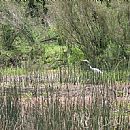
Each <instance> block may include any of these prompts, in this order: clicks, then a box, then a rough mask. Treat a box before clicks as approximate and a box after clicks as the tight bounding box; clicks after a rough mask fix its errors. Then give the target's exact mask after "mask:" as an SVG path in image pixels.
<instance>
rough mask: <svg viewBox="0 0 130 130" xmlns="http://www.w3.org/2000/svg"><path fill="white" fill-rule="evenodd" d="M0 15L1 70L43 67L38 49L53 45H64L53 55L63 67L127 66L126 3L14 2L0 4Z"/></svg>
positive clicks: (129, 13) (129, 25)
mask: <svg viewBox="0 0 130 130" xmlns="http://www.w3.org/2000/svg"><path fill="white" fill-rule="evenodd" d="M0 12H1V13H0V14H1V20H0V25H1V26H0V30H1V31H0V38H1V43H0V47H1V52H0V65H1V66H11V65H13V66H20V65H21V64H22V62H23V61H27V60H30V61H33V62H34V63H37V62H43V63H47V62H48V61H46V59H49V58H48V56H47V57H46V56H45V55H46V54H45V50H46V46H45V45H44V44H53V43H54V44H56V45H59V48H62V47H61V45H62V46H66V48H67V50H66V51H65V52H64V49H60V51H61V52H54V53H57V54H56V55H59V54H61V55H62V56H61V58H63V57H64V58H63V59H65V60H66V58H65V57H67V60H66V61H68V63H74V64H75V62H78V63H79V62H80V61H81V60H82V59H88V60H89V61H90V62H91V63H92V65H93V66H102V63H105V64H107V65H108V66H109V69H110V68H114V69H115V68H119V69H121V68H122V67H124V68H126V67H128V66H129V55H130V48H129V42H130V38H129V33H130V22H129V21H130V4H129V1H123V0H117V1H105V0H104V1H86V0H80V1H74V0H71V1H70V0H56V1H40V0H36V1H35V0H29V1H22V0H19V1H18V0H16V1H11V2H10V1H5V2H1V7H0ZM50 25H51V26H50ZM43 39H45V40H43ZM46 39H47V40H46ZM41 41H42V42H41ZM52 50H53V49H52ZM56 55H51V56H49V57H51V58H50V59H55V58H54V57H55V56H56ZM53 56H54V57H53ZM68 57H69V58H68ZM37 59H38V60H37ZM57 60H59V57H58V58H57Z"/></svg>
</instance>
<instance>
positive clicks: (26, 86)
mask: <svg viewBox="0 0 130 130" xmlns="http://www.w3.org/2000/svg"><path fill="white" fill-rule="evenodd" d="M127 76H128V72H107V73H104V74H103V75H99V74H94V73H93V72H89V71H82V70H81V69H79V68H78V67H76V66H75V67H74V68H70V67H60V68H59V69H57V70H55V71H50V70H44V71H43V72H41V71H38V70H37V71H34V70H32V72H30V73H27V74H26V75H16V74H15V75H6V76H5V74H4V75H2V74H1V88H0V129H1V130H129V129H130V124H129V122H130V116H129V115H130V101H129V90H128V89H129V83H128V79H127ZM119 93H123V94H119Z"/></svg>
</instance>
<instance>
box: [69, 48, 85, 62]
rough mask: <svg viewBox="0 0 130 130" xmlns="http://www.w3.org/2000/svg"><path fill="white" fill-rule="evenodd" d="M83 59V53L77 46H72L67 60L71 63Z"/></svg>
mask: <svg viewBox="0 0 130 130" xmlns="http://www.w3.org/2000/svg"><path fill="white" fill-rule="evenodd" d="M83 59H84V53H83V52H82V50H80V49H79V48H78V47H72V48H71V53H70V56H69V57H68V61H69V63H71V64H75V63H78V64H79V63H80V62H81V61H82V60H83Z"/></svg>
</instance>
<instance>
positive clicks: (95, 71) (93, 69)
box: [82, 60, 103, 74]
mask: <svg viewBox="0 0 130 130" xmlns="http://www.w3.org/2000/svg"><path fill="white" fill-rule="evenodd" d="M82 61H84V62H87V63H88V65H89V68H90V69H91V70H92V71H94V73H100V74H102V73H103V72H102V71H101V70H100V69H98V68H93V67H92V66H91V65H90V62H89V61H88V60H82Z"/></svg>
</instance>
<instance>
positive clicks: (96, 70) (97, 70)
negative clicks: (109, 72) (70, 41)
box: [89, 65, 103, 74]
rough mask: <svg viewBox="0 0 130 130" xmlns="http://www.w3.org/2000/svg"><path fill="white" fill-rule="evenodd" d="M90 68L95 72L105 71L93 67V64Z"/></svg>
mask: <svg viewBox="0 0 130 130" xmlns="http://www.w3.org/2000/svg"><path fill="white" fill-rule="evenodd" d="M89 67H90V69H91V70H93V71H94V72H95V73H100V74H102V73H103V72H102V71H101V70H99V69H98V68H92V67H91V65H89Z"/></svg>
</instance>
